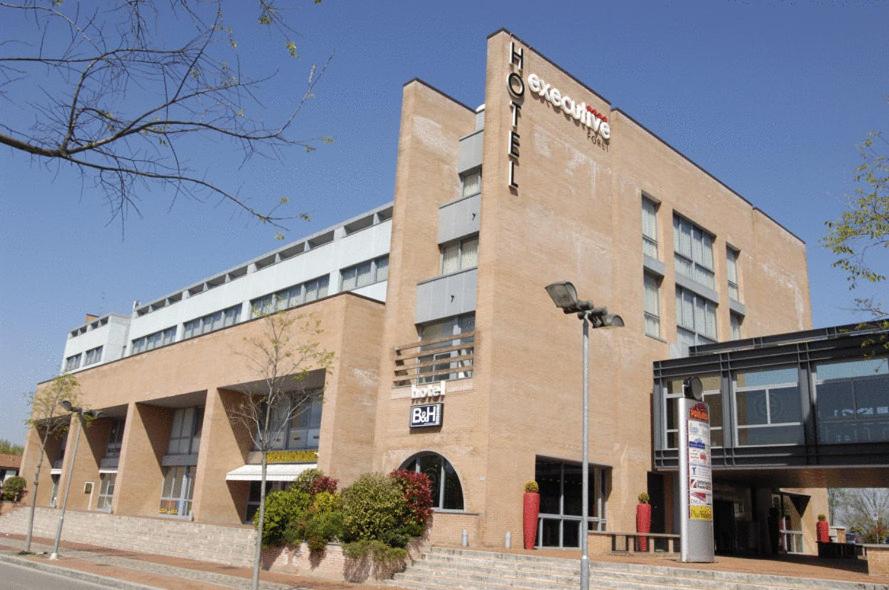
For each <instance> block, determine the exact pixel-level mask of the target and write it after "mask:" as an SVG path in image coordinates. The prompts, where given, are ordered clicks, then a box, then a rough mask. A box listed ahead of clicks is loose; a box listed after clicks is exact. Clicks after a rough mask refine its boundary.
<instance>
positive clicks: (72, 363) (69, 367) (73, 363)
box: [65, 346, 105, 372]
mask: <svg viewBox="0 0 889 590" xmlns="http://www.w3.org/2000/svg"><path fill="white" fill-rule="evenodd" d="M104 348H105V347H104V346H97V347H95V348H91V349H89V350H87V351H86V352H84V353H83V354H81V353H79V352H78V353H77V354H73V355H71V356H69V357H67V358H66V359H65V372H68V371H75V370H77V369H79V368H80V361H81V359H83V366H84V367H88V366H90V365H94V364H96V363H98V362H99V361H100V360H102V350H103V349H104Z"/></svg>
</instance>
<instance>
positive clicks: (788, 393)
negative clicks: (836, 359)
mask: <svg viewBox="0 0 889 590" xmlns="http://www.w3.org/2000/svg"><path fill="white" fill-rule="evenodd" d="M734 390H735V392H734V393H735V423H736V424H737V441H738V446H762V445H766V446H767V445H798V444H802V442H803V427H802V406H801V402H800V388H799V371H798V370H797V368H796V367H787V368H780V369H767V370H762V371H738V372H736V373H735V375H734Z"/></svg>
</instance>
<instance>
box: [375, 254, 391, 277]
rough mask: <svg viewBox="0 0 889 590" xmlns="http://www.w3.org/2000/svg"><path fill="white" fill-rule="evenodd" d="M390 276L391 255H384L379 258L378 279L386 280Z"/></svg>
mask: <svg viewBox="0 0 889 590" xmlns="http://www.w3.org/2000/svg"><path fill="white" fill-rule="evenodd" d="M388 278H389V257H388V256H383V257H382V258H377V279H376V280H378V281H385V280H387V279H388Z"/></svg>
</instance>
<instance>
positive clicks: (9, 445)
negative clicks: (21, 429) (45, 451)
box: [0, 438, 25, 455]
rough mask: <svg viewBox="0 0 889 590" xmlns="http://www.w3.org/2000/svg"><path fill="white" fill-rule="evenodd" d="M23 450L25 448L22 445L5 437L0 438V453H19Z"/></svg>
mask: <svg viewBox="0 0 889 590" xmlns="http://www.w3.org/2000/svg"><path fill="white" fill-rule="evenodd" d="M24 452H25V449H24V447H22V445H17V444H15V443H13V442H10V441H8V440H6V439H5V438H0V455H21V454H22V453H24Z"/></svg>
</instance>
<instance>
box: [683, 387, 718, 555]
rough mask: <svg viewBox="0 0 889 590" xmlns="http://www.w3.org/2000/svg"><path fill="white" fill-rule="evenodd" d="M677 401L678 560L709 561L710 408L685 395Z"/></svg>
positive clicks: (711, 511)
mask: <svg viewBox="0 0 889 590" xmlns="http://www.w3.org/2000/svg"><path fill="white" fill-rule="evenodd" d="M676 401H677V402H678V404H679V407H678V410H679V416H680V420H679V488H680V495H679V499H680V504H681V506H680V508H681V512H680V515H681V518H680V521H679V534H680V539H679V545H680V560H681V561H685V562H700V563H711V562H713V475H712V467H711V464H710V409H709V407H708V406H707V404H706V403H704V402H702V401H698V400H695V399H689V398H686V397H683V398H679V399H678V400H676Z"/></svg>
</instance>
